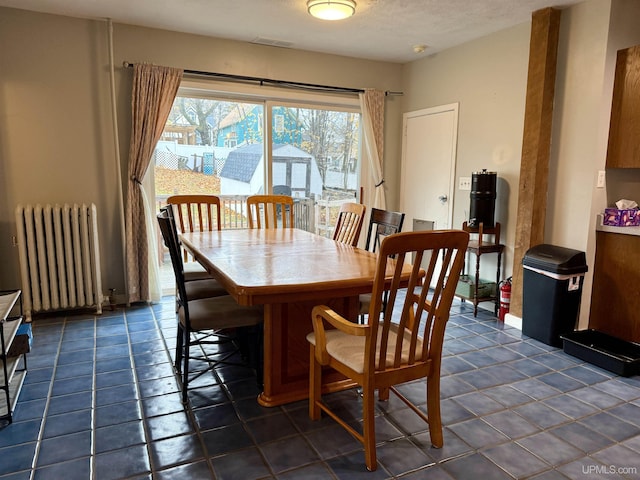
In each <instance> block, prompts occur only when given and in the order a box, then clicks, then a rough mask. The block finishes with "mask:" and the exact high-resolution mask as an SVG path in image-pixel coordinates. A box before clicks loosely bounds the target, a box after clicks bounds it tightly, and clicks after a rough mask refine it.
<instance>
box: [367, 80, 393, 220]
mask: <svg viewBox="0 0 640 480" xmlns="http://www.w3.org/2000/svg"><path fill="white" fill-rule="evenodd" d="M384 96H385V95H384V92H381V91H380V90H375V89H373V88H367V89H365V91H364V93H361V94H360V108H361V110H362V134H363V135H362V136H363V138H362V147H363V148H362V162H363V178H362V187H363V190H364V198H363V199H361V201H362V203H364V204H365V205H367V209H371V208H379V209H382V210H384V209H386V206H387V202H386V198H385V192H384V190H385V185H384V176H383V165H382V158H383V153H384Z"/></svg>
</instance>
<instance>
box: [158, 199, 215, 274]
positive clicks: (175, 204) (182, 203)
mask: <svg viewBox="0 0 640 480" xmlns="http://www.w3.org/2000/svg"><path fill="white" fill-rule="evenodd" d="M220 204H221V202H220V197H218V196H217V195H199V194H193V195H189V194H187V195H171V196H170V197H169V198H167V205H171V206H172V208H173V215H174V219H175V222H176V225H177V227H178V229H179V230H180V232H183V233H184V232H206V231H209V232H212V231H214V230H221V229H222V216H221V207H220ZM183 256H184V262H185V280H186V281H187V282H189V281H191V280H199V279H202V278H207V277H209V274H208V273H207V272H206V271H205V270H204V269H203V268H202V267H201V266H200V264H199V263H197V262H193V261H189V258H190V256H189V254H188V253H187V251H186V250H185V251H183Z"/></svg>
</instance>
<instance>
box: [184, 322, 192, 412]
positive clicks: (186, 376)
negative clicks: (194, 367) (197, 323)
mask: <svg viewBox="0 0 640 480" xmlns="http://www.w3.org/2000/svg"><path fill="white" fill-rule="evenodd" d="M182 332H183V342H184V358H183V359H182V360H183V366H182V403H185V404H186V403H187V402H188V399H189V397H188V396H187V390H188V389H189V341H190V340H191V339H190V335H191V334H190V333H189V330H188V329H186V328H184V329H183V330H182Z"/></svg>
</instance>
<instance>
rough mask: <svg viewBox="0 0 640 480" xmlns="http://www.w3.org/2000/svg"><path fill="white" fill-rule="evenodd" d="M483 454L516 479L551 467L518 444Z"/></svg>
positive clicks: (485, 451) (506, 444) (491, 449)
mask: <svg viewBox="0 0 640 480" xmlns="http://www.w3.org/2000/svg"><path fill="white" fill-rule="evenodd" d="M481 453H482V455H484V456H485V457H487V458H488V459H489V460H491V461H492V462H493V463H495V464H496V465H498V466H499V467H500V468H502V469H503V470H505V471H506V472H507V473H509V474H510V475H513V476H514V477H515V478H524V477H528V476H531V475H534V474H536V473H540V472H543V471H545V470H548V469H549V465H547V464H546V463H545V462H543V461H542V460H540V459H539V458H538V457H536V456H535V455H532V454H531V453H529V452H528V451H527V450H525V449H524V448H522V447H521V446H520V445H518V444H517V443H505V444H503V445H498V446H497V447H492V448H488V449H486V450H483V451H482V452H481Z"/></svg>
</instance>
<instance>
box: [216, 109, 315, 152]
mask: <svg viewBox="0 0 640 480" xmlns="http://www.w3.org/2000/svg"><path fill="white" fill-rule="evenodd" d="M262 115H263V109H262V106H261V105H256V106H255V107H253V109H251V110H250V111H249V112H247V113H246V114H242V113H241V112H238V111H237V110H234V111H232V112H230V113H229V114H228V115H227V116H226V117H225V118H224V119H223V120H222V122H220V130H219V131H218V138H217V139H216V145H217V146H218V147H236V146H238V145H247V144H252V143H262V141H263V138H262V133H263V132H262V130H263V129H262ZM273 143H274V144H277V145H279V144H285V143H286V144H289V145H296V146H300V145H301V144H302V128H301V122H299V121H298V120H297V119H296V118H295V115H294V110H292V109H289V108H286V107H275V108H274V109H273Z"/></svg>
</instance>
